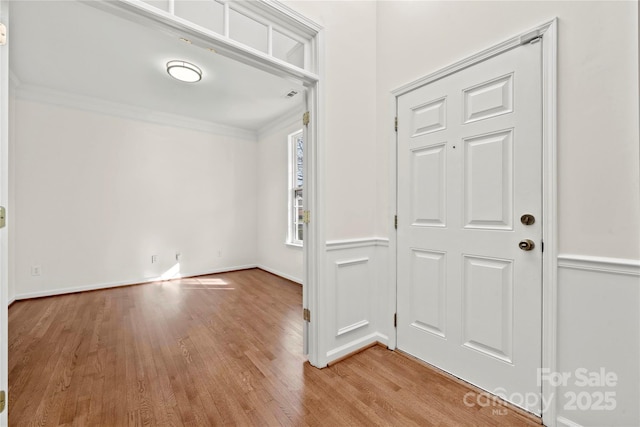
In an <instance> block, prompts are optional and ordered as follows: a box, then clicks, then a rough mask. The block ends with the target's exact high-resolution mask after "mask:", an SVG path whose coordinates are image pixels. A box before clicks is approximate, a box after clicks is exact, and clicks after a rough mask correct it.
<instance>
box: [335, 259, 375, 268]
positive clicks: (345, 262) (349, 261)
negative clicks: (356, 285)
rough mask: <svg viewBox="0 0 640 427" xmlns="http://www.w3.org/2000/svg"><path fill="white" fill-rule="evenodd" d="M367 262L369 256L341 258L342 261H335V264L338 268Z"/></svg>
mask: <svg viewBox="0 0 640 427" xmlns="http://www.w3.org/2000/svg"><path fill="white" fill-rule="evenodd" d="M368 262H369V258H366V257H364V258H356V259H346V260H342V261H336V266H337V267H338V268H340V267H346V266H348V265H356V264H366V263H368Z"/></svg>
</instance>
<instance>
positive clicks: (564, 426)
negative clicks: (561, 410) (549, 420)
mask: <svg viewBox="0 0 640 427" xmlns="http://www.w3.org/2000/svg"><path fill="white" fill-rule="evenodd" d="M556 423H557V424H556V427H582V425H581V424H578V423H574V422H573V421H571V420H570V419H568V418H565V417H558V418H557V419H556Z"/></svg>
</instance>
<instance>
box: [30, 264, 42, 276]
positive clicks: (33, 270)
mask: <svg viewBox="0 0 640 427" xmlns="http://www.w3.org/2000/svg"><path fill="white" fill-rule="evenodd" d="M41 274H42V268H40V266H39V265H32V266H31V275H32V276H39V275H41Z"/></svg>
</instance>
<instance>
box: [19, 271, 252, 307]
mask: <svg viewBox="0 0 640 427" xmlns="http://www.w3.org/2000/svg"><path fill="white" fill-rule="evenodd" d="M257 267H258V266H257V265H255V264H250V265H237V266H233V267H224V268H216V269H212V270H207V271H200V272H191V273H185V274H176V275H175V276H173V277H171V278H166V279H163V278H161V277H153V278H151V277H147V278H144V279H131V280H123V281H118V282H110V283H95V284H92V285H84V286H75V287H71V288H56V289H50V290H47V291H41V292H27V293H23V294H16V296H15V299H14V300H15V301H20V300H25V299H31V298H42V297H50V296H54V295H64V294H72V293H75V292H85V291H96V290H100V289H109V288H117V287H120V286H130V285H142V284H145V283H154V282H162V281H165V280H173V279H181V278H185V277H196V276H205V275H208V274H217V273H227V272H229V271H238V270H249V269H252V268H257Z"/></svg>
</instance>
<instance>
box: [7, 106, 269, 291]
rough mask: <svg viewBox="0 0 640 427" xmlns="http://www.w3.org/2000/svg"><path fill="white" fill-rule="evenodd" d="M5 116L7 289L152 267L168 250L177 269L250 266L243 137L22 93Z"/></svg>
mask: <svg viewBox="0 0 640 427" xmlns="http://www.w3.org/2000/svg"><path fill="white" fill-rule="evenodd" d="M14 119H15V126H14V129H15V130H14V131H15V135H14V138H15V140H14V144H13V148H14V152H13V168H14V173H15V175H14V183H15V206H14V213H13V218H14V227H13V230H14V233H15V236H14V237H15V241H14V242H15V246H14V251H15V253H14V255H15V256H14V258H13V260H14V264H13V267H14V272H15V276H14V277H15V286H16V289H15V292H16V296H17V297H18V298H25V297H29V296H36V295H46V294H49V293H58V292H61V291H65V290H67V291H69V290H74V289H83V288H87V287H93V286H104V285H109V284H120V283H136V282H139V281H143V280H147V279H152V278H156V277H158V276H161V275H163V274H164V273H166V272H167V271H169V270H170V269H171V268H173V267H175V264H176V261H175V253H176V252H177V251H179V252H180V253H181V254H182V259H181V261H180V265H179V268H180V274H182V275H193V274H202V273H207V272H211V271H215V270H218V269H228V268H234V267H242V266H245V265H255V262H256V256H257V250H256V246H257V245H256V235H257V221H256V211H257V204H256V200H257V193H256V188H255V182H256V179H257V175H256V171H257V146H256V144H257V143H256V141H255V139H254V140H246V139H239V138H232V137H226V136H216V135H213V134H211V133H207V132H202V131H195V130H189V129H185V128H179V127H174V126H170V125H166V126H163V125H159V124H154V123H150V122H146V121H140V120H135V119H127V118H122V117H116V116H111V115H106V114H98V113H95V112H88V111H81V110H78V109H73V108H66V107H60V106H55V105H51V104H45V103H39V102H33V101H31V100H25V99H18V100H17V101H16V106H15V118H14ZM154 254H155V255H158V258H159V259H158V263H156V264H152V263H151V255H154ZM33 265H38V266H40V267H41V269H42V274H41V275H40V276H37V277H36V276H32V275H31V267H32V266H33Z"/></svg>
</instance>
